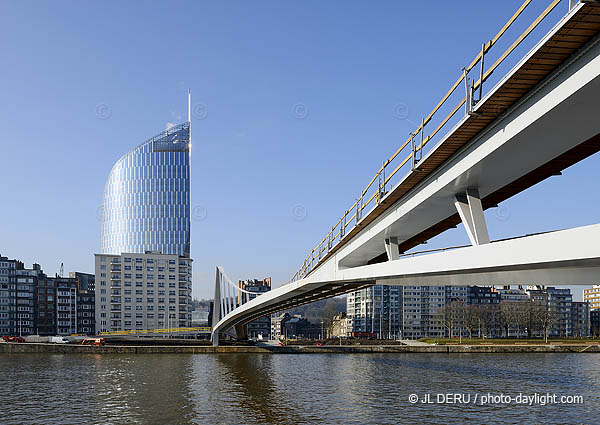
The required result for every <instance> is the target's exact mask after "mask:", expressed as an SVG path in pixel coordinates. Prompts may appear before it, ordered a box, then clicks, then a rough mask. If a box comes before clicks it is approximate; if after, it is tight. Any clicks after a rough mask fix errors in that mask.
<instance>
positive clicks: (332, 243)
mask: <svg viewBox="0 0 600 425" xmlns="http://www.w3.org/2000/svg"><path fill="white" fill-rule="evenodd" d="M532 1H533V0H525V1H524V2H523V3H522V4H521V6H520V7H519V8H518V9H517V11H516V12H515V13H514V14H513V15H512V16H511V18H510V19H509V20H508V21H507V22H506V24H505V25H504V26H503V27H502V28H501V29H500V31H498V33H497V34H496V35H495V36H494V38H492V39H491V40H489V41H488V42H487V43H483V44H482V47H481V50H480V52H479V53H478V54H477V55H476V56H475V58H474V59H473V60H472V61H471V63H470V64H469V65H468V66H467V67H465V68H463V73H462V75H461V76H460V77H459V78H458V79H457V80H456V82H455V83H454V84H453V85H452V86H451V87H450V90H449V91H448V92H447V93H446V94H445V95H444V96H443V97H442V99H441V100H440V101H439V102H438V104H437V105H436V106H435V107H434V108H433V110H432V111H431V112H430V113H429V114H428V115H427V116H426V117H425V118H423V119H422V121H421V124H419V126H418V127H417V129H416V130H415V131H414V132H412V133H410V136H409V137H408V139H407V140H406V141H405V142H404V143H403V144H402V145H401V146H400V147H399V148H398V149H397V150H396V151H395V152H394V154H393V155H392V156H390V157H389V158H388V159H387V160H385V161H384V162H383V164H382V166H381V167H380V168H379V170H378V171H377V173H376V174H375V175H374V176H373V178H372V179H371V180H370V181H369V183H368V184H367V185H366V187H365V188H364V189H363V190H362V191H361V192H360V195H359V197H358V198H357V199H356V201H355V202H354V203H353V204H352V206H351V207H350V208H348V209H347V210H346V211H345V212H344V214H343V215H342V217H341V218H340V219H339V220H338V221H337V222H336V223H335V224H334V226H333V227H332V228H331V230H330V231H329V232H328V233H327V234H326V235H325V237H324V238H323V239H322V240H321V241H320V242H319V243H318V244H317V246H316V247H315V248H313V249H312V250H311V251H310V253H309V254H308V256H307V257H306V259H305V260H304V262H303V264H302V267H301V268H300V270H298V271H297V272H296V274H294V276H293V277H292V279H291V281H295V280H298V279H301V278H303V277H304V276H306V275H307V274H308V273H309V272H310V271H311V270H312V269H313V265H314V263H315V260H316V263H317V264H318V262H319V261H320V260H321V259H322V254H323V252H326V254H327V253H328V252H329V251H330V250H332V249H334V248H335V247H336V245H337V244H338V243H340V242H341V241H342V239H343V238H344V237H345V236H346V234H347V231H346V228H347V227H349V226H351V229H350V230H352V229H353V228H355V227H356V226H357V225H358V224H359V223H360V221H361V219H362V217H363V214H362V212H363V210H365V209H366V208H367V207H368V206H369V205H370V204H371V202H372V201H374V200H375V203H376V204H377V205H378V204H379V203H380V202H381V201H382V199H383V197H384V196H385V193H386V192H385V188H386V185H387V184H388V183H389V182H390V181H391V180H392V178H393V177H394V176H395V175H396V173H398V171H400V169H402V168H403V167H404V166H405V165H406V164H407V163H408V162H409V161H411V159H412V160H413V166H414V165H415V164H416V163H417V161H416V160H415V159H416V156H417V153H418V154H419V158H422V151H423V148H424V147H425V145H427V143H428V142H429V141H431V140H432V139H433V138H434V137H435V136H436V135H437V134H438V133H439V132H440V131H441V130H442V128H444V126H445V125H446V124H447V123H448V122H449V121H450V120H451V119H452V118H453V117H454V116H455V115H456V113H457V112H458V111H459V110H460V108H461V107H462V106H463V105H465V104H467V102H469V104H467V111H466V114H468V113H469V111H470V110H471V109H470V108H471V107H472V106H473V99H472V96H469V92H470V93H474V92H475V90H476V89H479V94H480V96H479V100H481V95H482V88H483V83H484V82H485V81H486V80H487V79H488V78H489V77H490V76H491V75H492V73H493V72H494V71H495V70H496V69H497V68H498V66H500V64H502V63H503V62H504V60H506V58H507V57H508V56H509V55H510V54H511V53H512V52H513V51H514V50H515V49H516V48H517V47H518V46H519V45H520V44H521V43H522V42H523V40H525V38H526V37H527V36H528V35H529V34H531V32H532V31H533V30H534V29H535V28H537V26H538V25H539V24H540V22H542V21H543V20H544V19H545V18H546V17H547V16H548V15H549V14H550V12H552V10H554V8H555V7H556V6H557V5H558V4H559V3H560V2H561V1H562V0H553V1H552V2H551V3H550V4H549V5H548V7H546V9H545V10H544V11H543V12H542V13H541V14H540V15H539V16H538V17H537V18H536V19H535V20H534V21H533V22H532V23H531V24H530V25H529V27H527V29H526V30H525V31H524V32H523V33H522V34H521V35H520V36H519V37H518V38H517V39H516V40H515V41H514V42H513V43H512V44H511V45H510V46H509V47H508V49H506V50H505V51H504V53H502V55H500V57H499V58H498V59H497V60H496V61H495V62H494V63H493V64H492V66H490V67H489V68H488V70H487V71H485V72H484V58H485V55H486V53H488V52H489V51H490V50H491V48H492V47H493V46H494V45H495V44H496V43H497V42H498V40H499V39H500V38H501V37H502V35H504V33H506V31H507V30H508V29H509V28H510V27H511V26H512V24H513V23H514V22H515V21H516V20H517V18H518V17H519V16H520V15H521V14H522V13H523V11H524V10H525V9H526V8H527V6H529V5H530V4H531V2H532ZM479 63H481V66H480V68H481V71H480V76H479V79H478V80H477V81H473V82H472V84H471V85H470V86H469V84H468V81H469V80H467V83H466V84H467V86H469V87H467V94H466V95H465V97H463V98H462V100H461V101H459V102H458V104H457V105H456V106H455V107H454V108H453V109H452V110H451V111H450V113H449V114H448V115H447V116H446V117H445V118H444V119H443V120H442V121H441V122H440V124H439V125H438V126H437V127H436V128H435V129H434V130H433V131H432V132H431V133H430V134H429V135H427V136H425V134H424V132H425V126H426V125H427V124H429V123H430V122H431V120H432V119H433V117H434V116H435V115H436V113H437V112H438V111H439V110H440V109H441V108H442V106H444V105H445V104H446V102H447V101H448V99H449V98H450V97H451V96H452V94H453V93H454V92H455V91H456V89H457V88H458V87H459V86H460V84H461V83H462V82H464V81H465V78H468V74H469V72H470V71H471V70H473V68H475V66H477V64H479ZM419 135H420V141H419V142H418V144H414V141H415V140H416V138H417V136H419ZM409 145H412V150H411V152H410V153H409V154H408V155H407V156H406V157H405V158H404V159H403V160H402V161H401V162H400V164H398V165H397V166H396V168H395V169H394V170H393V171H392V172H391V173H390V174H388V175H386V169H387V167H388V166H389V165H390V164H391V163H392V162H393V161H394V160H395V159H396V157H397V156H398V155H399V154H400V153H401V152H402V151H404V150H405V149H406V147H407V146H409ZM411 171H412V170H411ZM378 179H379V185H378V186H377V188H376V189H377V190H376V191H374V192H373V193H372V194H371V195H370V197H369V198H368V199H367V201H366V202H364V198H365V196H366V195H367V194H369V190H370V189H371V188H372V187H373V184H374V183H375V181H376V180H378ZM352 211H354V213H353V214H352V215H351V216H349V214H350V213H351V212H352ZM338 229H339V230H338Z"/></svg>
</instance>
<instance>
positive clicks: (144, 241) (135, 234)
mask: <svg viewBox="0 0 600 425" xmlns="http://www.w3.org/2000/svg"><path fill="white" fill-rule="evenodd" d="M190 154H191V143H190V123H189V122H186V123H184V124H180V125H177V126H175V127H171V128H170V129H168V130H166V131H163V132H162V133H160V134H157V135H156V136H154V137H152V138H150V139H148V140H147V141H145V142H144V143H142V144H141V145H139V146H138V147H136V148H135V149H133V150H132V151H131V152H129V153H127V154H125V155H124V156H123V157H122V158H121V159H119V160H118V161H117V162H116V163H115V165H114V166H113V168H112V170H111V171H110V173H109V175H108V179H107V180H106V186H105V187H104V195H103V200H102V218H101V225H100V252H101V253H102V254H116V255H119V254H121V253H123V252H128V253H140V254H143V253H144V252H146V251H160V252H161V253H163V254H176V255H180V256H185V257H189V255H190V224H191V223H190Z"/></svg>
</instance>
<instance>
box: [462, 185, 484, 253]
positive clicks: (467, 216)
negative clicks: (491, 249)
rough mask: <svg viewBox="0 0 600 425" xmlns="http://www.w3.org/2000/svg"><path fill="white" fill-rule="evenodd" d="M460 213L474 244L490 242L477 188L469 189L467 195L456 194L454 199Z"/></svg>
mask: <svg viewBox="0 0 600 425" xmlns="http://www.w3.org/2000/svg"><path fill="white" fill-rule="evenodd" d="M454 205H455V206H456V210H457V211H458V215H460V219H461V220H462V222H463V225H464V226H465V230H466V231H467V235H468V236H469V240H470V241H471V244H472V245H473V246H476V245H483V244H486V243H490V236H489V234H488V230H487V225H486V224H485V216H484V215H483V207H482V206H481V198H480V197H479V192H478V190H477V189H471V188H470V189H467V191H466V193H465V195H462V194H460V195H456V200H455V201H454Z"/></svg>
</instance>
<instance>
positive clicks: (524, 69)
mask: <svg viewBox="0 0 600 425" xmlns="http://www.w3.org/2000/svg"><path fill="white" fill-rule="evenodd" d="M529 3H531V0H528V1H525V2H524V3H523V5H522V6H521V8H520V9H519V10H518V11H517V12H516V13H515V15H514V16H513V17H512V18H511V20H509V22H508V23H507V25H506V26H505V27H504V28H503V29H502V30H501V31H500V32H499V33H498V35H497V36H496V37H495V38H494V39H493V40H491V41H490V42H489V43H486V44H484V45H483V46H482V49H481V52H480V53H479V55H477V57H476V58H475V59H474V61H473V62H472V63H471V65H469V66H468V67H466V68H465V70H464V71H463V76H462V77H461V78H459V79H458V80H457V82H456V83H455V84H454V85H453V86H452V88H451V90H450V91H449V92H448V94H447V95H446V96H444V98H442V101H441V102H440V104H438V106H436V108H435V109H434V111H433V112H432V113H431V114H430V115H429V116H427V117H426V118H424V119H423V120H422V123H421V125H420V126H419V128H418V129H417V130H416V131H415V132H414V133H413V134H412V135H411V137H410V138H409V140H407V142H405V143H404V144H403V145H402V146H401V147H400V148H399V149H398V151H397V152H396V153H395V154H394V155H393V156H392V157H391V158H390V159H389V160H387V161H386V162H384V166H383V167H382V168H381V169H380V170H379V171H378V173H377V174H376V176H375V177H374V178H373V180H372V181H371V182H370V183H369V185H368V186H367V187H366V189H364V190H363V191H362V192H361V196H360V197H359V199H358V200H357V202H356V203H355V204H354V205H353V206H352V207H351V208H350V209H349V210H347V211H346V212H345V213H344V215H343V216H342V218H341V219H340V221H338V223H336V224H335V226H333V228H332V230H331V231H330V232H329V233H328V234H327V235H326V236H325V238H324V239H323V240H322V241H321V242H320V243H319V244H318V245H317V247H316V248H315V249H313V250H312V251H311V253H310V254H309V256H308V257H307V259H306V260H305V261H304V263H303V265H302V267H301V269H300V270H299V271H298V273H296V275H295V276H294V278H293V281H292V282H290V283H288V284H285V285H283V286H280V287H278V288H275V289H273V290H271V291H270V292H268V293H265V294H263V295H260V296H257V297H256V298H254V299H252V300H250V301H248V302H247V303H244V304H241V303H237V302H236V301H235V300H236V297H235V294H233V291H235V288H233V287H235V286H236V285H233V283H231V284H229V283H228V282H227V280H228V279H225V278H224V273H223V272H222V270H221V269H217V279H216V280H217V282H216V287H215V288H216V291H215V306H217V305H219V308H215V310H214V313H215V315H214V317H213V324H214V327H213V342H214V343H215V344H218V335H219V333H220V332H221V333H222V332H225V331H228V330H229V331H233V330H235V327H236V326H238V330H239V325H242V324H244V323H247V322H249V321H251V320H253V319H256V318H258V317H261V316H264V315H265V314H270V313H273V312H277V311H282V310H286V309H289V308H291V307H293V306H296V305H300V304H305V303H308V302H313V301H316V300H319V299H323V298H328V297H332V296H336V295H339V294H343V293H347V292H352V291H355V290H358V289H360V288H363V287H366V286H370V285H374V284H379V283H382V284H388V285H389V284H399V285H403V284H416V285H429V284H436V285H459V284H460V285H464V284H471V285H473V284H487V285H493V284H511V283H512V284H517V283H523V282H524V281H527V282H530V283H531V284H536V283H544V284H556V285H561V284H562V285H575V284H591V283H596V280H597V276H598V273H599V272H600V246H598V245H599V244H597V243H596V241H598V240H600V239H599V237H600V225H593V226H586V227H582V228H575V229H567V230H562V231H556V232H549V233H544V234H537V235H530V236H524V237H521V238H514V239H509V240H503V241H490V239H489V236H488V232H487V226H486V222H485V217H484V215H483V211H484V210H485V209H487V208H492V207H495V206H497V205H498V203H500V202H502V201H504V200H506V199H508V198H510V197H512V196H514V195H516V194H517V193H520V192H522V191H523V190H525V189H527V188H529V187H531V186H533V185H535V184H537V183H539V182H541V181H543V180H545V179H547V178H548V177H551V176H553V175H559V174H560V172H561V171H562V170H564V169H565V168H567V167H569V166H571V165H573V164H575V163H577V162H579V161H581V160H583V159H585V158H587V157H589V156H591V155H593V154H594V153H596V152H598V151H599V150H600V120H599V119H598V110H599V99H600V35H599V34H600V4H599V3H596V2H576V1H570V2H564V1H563V2H561V1H560V0H555V1H552V2H546V3H547V4H548V6H547V7H546V9H545V10H544V12H543V13H542V14H541V15H540V16H539V17H538V18H537V19H536V20H535V21H534V22H533V23H532V24H531V25H530V26H529V27H528V29H527V30H526V31H525V32H524V33H523V34H521V36H519V37H518V38H517V39H516V40H515V42H514V43H513V44H511V46H510V47H509V49H508V50H506V51H505V52H504V53H503V54H501V55H500V56H499V58H498V59H497V60H496V62H494V63H493V64H492V65H490V66H488V68H487V70H486V65H485V61H484V59H485V58H486V55H489V53H488V52H489V51H490V49H491V48H492V47H493V45H494V43H495V40H497V39H498V38H499V37H500V36H501V35H502V34H503V33H504V31H505V30H506V28H508V27H509V26H510V25H511V24H512V22H513V21H514V20H516V19H517V18H518V16H519V15H520V14H521V12H522V10H523V9H524V8H525V7H527V6H528V5H529ZM567 3H568V4H567ZM562 6H564V7H565V10H566V7H567V6H568V13H566V14H565V15H564V16H561V17H559V19H558V21H557V22H556V24H555V25H554V27H552V29H551V30H550V31H549V32H547V33H546V34H544V35H542V36H541V38H540V39H539V41H538V42H537V44H535V45H534V47H533V48H532V49H531V50H530V51H529V52H527V53H526V54H525V55H524V56H522V57H520V58H518V60H517V62H516V64H515V65H514V67H513V68H512V69H511V70H510V71H508V72H507V73H506V74H505V75H504V76H503V77H502V78H500V79H499V80H498V81H497V83H496V84H495V85H494V86H493V87H491V88H490V89H489V91H487V92H484V91H483V86H484V83H485V82H486V81H487V80H488V78H489V77H490V76H491V74H492V72H493V71H494V70H496V68H497V66H498V65H499V64H500V63H502V61H504V60H505V59H506V57H509V55H510V54H511V53H512V52H513V51H515V49H516V47H517V46H518V45H519V43H521V42H522V41H523V40H524V39H525V38H526V37H527V36H529V34H530V33H532V31H533V30H534V29H535V28H536V27H537V26H538V25H539V24H540V22H543V21H544V19H547V17H548V16H551V13H552V12H553V11H554V12H556V10H558V9H556V8H557V7H562ZM476 65H479V69H478V70H477V77H475V78H472V79H471V78H470V77H469V72H471V71H472V72H476V71H475V70H476V69H477V68H476ZM460 86H463V93H464V97H463V98H462V100H460V101H459V102H458V103H457V104H456V106H455V107H454V108H453V109H452V110H451V111H450V115H448V116H447V117H444V118H441V119H440V120H439V124H438V125H437V127H436V126H435V124H434V123H435V113H436V112H437V111H439V110H441V109H440V105H442V104H443V103H444V102H446V101H447V100H448V99H450V98H451V96H452V95H453V94H454V93H455V92H456V91H457V88H458V87H460ZM452 120H455V123H454V125H453V127H452V128H450V129H449V130H447V131H446V133H445V134H442V133H441V132H440V130H441V129H442V128H444V126H446V125H447V124H448V123H450V122H453V121H452ZM431 127H433V128H434V129H433V130H432V131H431V132H429V131H428V130H429V128H431ZM436 137H437V139H436ZM405 150H407V151H408V155H407V156H406V157H405V158H404V159H402V160H401V161H399V163H398V164H397V165H396V166H395V168H394V169H393V170H391V169H388V165H389V164H392V162H393V161H397V160H399V159H401V158H402V152H403V151H405ZM404 169H406V171H405V174H404V175H403V176H402V177H400V178H399V180H398V181H396V182H394V181H393V180H392V178H393V177H394V176H396V175H398V176H399V175H400V174H399V171H401V170H404ZM386 170H387V171H386ZM460 223H463V225H464V227H465V230H466V231H467V234H468V237H469V240H470V242H471V245H470V246H467V247H457V248H455V249H449V250H443V251H439V252H428V253H423V254H422V255H405V254H404V253H405V252H406V251H408V250H409V249H411V248H414V247H415V246H418V245H420V244H422V243H424V242H426V241H427V240H428V239H430V238H432V237H434V236H436V235H438V234H440V233H442V232H444V231H445V230H447V229H450V228H453V227H455V226H456V225H458V224H460ZM223 283H226V284H227V285H225V287H223ZM229 286H233V287H232V288H230V289H229V290H230V291H232V293H229V294H224V293H223V288H226V289H227V288H229ZM224 300H225V302H224Z"/></svg>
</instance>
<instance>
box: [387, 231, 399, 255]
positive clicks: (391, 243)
mask: <svg viewBox="0 0 600 425" xmlns="http://www.w3.org/2000/svg"><path fill="white" fill-rule="evenodd" d="M385 252H386V253H387V257H388V261H393V260H397V259H398V258H400V249H399V248H398V238H396V237H391V238H386V239H385Z"/></svg>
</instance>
